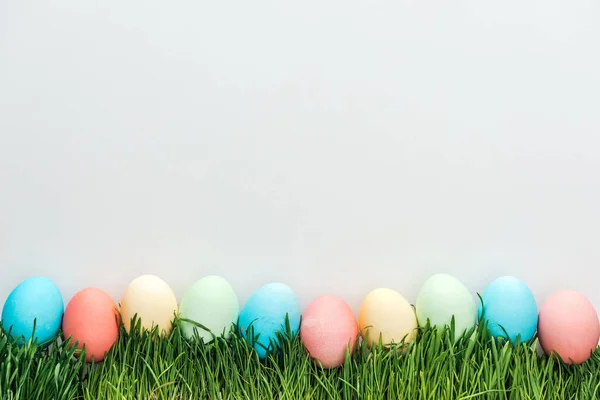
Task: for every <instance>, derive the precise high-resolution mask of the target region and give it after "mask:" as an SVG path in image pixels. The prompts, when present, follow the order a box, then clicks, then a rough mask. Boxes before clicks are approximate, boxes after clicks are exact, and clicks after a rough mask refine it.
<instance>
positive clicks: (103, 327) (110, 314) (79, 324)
mask: <svg viewBox="0 0 600 400" xmlns="http://www.w3.org/2000/svg"><path fill="white" fill-rule="evenodd" d="M119 325H120V320H119V314H118V312H117V304H116V303H115V302H114V301H113V299H112V298H111V297H110V296H109V295H108V293H106V292H104V291H103V290H100V289H98V288H93V287H90V288H86V289H83V290H81V291H79V292H77V293H76V294H75V296H73V297H72V298H71V300H70V301H69V303H68V304H67V308H66V309H65V315H64V317H63V323H62V330H63V335H64V337H65V339H68V338H71V345H74V344H75V343H77V349H79V350H81V349H83V347H84V345H85V360H86V361H87V362H92V361H94V362H100V361H102V360H103V359H104V356H105V354H106V353H107V352H108V351H109V350H110V349H111V347H112V346H113V345H114V344H115V342H116V341H117V339H118V337H119Z"/></svg>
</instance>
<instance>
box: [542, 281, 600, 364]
mask: <svg viewBox="0 0 600 400" xmlns="http://www.w3.org/2000/svg"><path fill="white" fill-rule="evenodd" d="M538 337H539V339H540V345H541V347H542V349H544V352H545V353H546V354H548V355H555V354H558V356H559V357H560V358H561V360H562V361H563V362H565V363H566V364H571V363H573V364H581V363H583V362H584V361H586V360H587V359H588V358H590V357H591V355H592V352H593V351H594V350H595V349H596V347H597V346H598V341H599V340H600V322H599V321H598V315H597V313H596V310H595V309H594V306H593V305H592V303H590V301H589V300H588V299H587V298H586V297H585V296H584V295H582V294H581V293H578V292H576V291H573V290H562V291H559V292H556V293H554V294H553V295H552V296H550V297H549V298H548V299H547V300H546V301H545V302H544V304H542V306H541V307H540V312H539V317H538Z"/></svg>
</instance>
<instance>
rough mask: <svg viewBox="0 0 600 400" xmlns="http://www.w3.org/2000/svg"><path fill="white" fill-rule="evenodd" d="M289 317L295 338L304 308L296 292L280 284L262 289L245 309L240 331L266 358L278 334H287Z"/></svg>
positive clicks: (272, 284) (255, 293)
mask: <svg viewBox="0 0 600 400" xmlns="http://www.w3.org/2000/svg"><path fill="white" fill-rule="evenodd" d="M286 316H287V320H288V322H289V327H290V331H291V332H290V333H291V334H292V335H294V334H296V333H297V332H298V329H299V328H300V305H299V304H298V299H297V298H296V294H295V293H294V292H293V291H292V289H291V288H290V287H289V286H287V285H285V284H283V283H279V282H275V283H269V284H266V285H264V286H262V287H260V288H259V289H258V290H256V291H255V292H254V293H253V294H252V295H251V296H250V298H249V299H248V301H247V302H246V304H244V306H243V307H242V310H241V311H240V315H239V318H238V329H239V330H240V334H241V336H242V337H243V338H245V339H246V340H249V341H250V343H252V344H253V346H254V349H255V350H256V352H257V353H258V356H259V358H261V359H264V358H266V357H267V354H268V352H270V351H272V350H274V348H273V346H272V345H273V344H276V343H277V333H279V334H281V335H286V334H287V331H286Z"/></svg>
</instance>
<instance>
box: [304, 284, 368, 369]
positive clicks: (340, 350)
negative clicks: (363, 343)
mask: <svg viewBox="0 0 600 400" xmlns="http://www.w3.org/2000/svg"><path fill="white" fill-rule="evenodd" d="M357 335H358V323H357V321H356V317H355V316H354V313H353V312H352V309H351V308H350V307H349V306H348V304H346V302H344V300H342V299H340V298H339V297H337V296H333V295H324V296H320V297H317V298H316V299H314V300H313V301H312V302H311V303H310V304H309V305H308V307H307V308H306V310H305V311H304V313H303V314H302V322H301V324H300V339H301V340H302V343H303V344H304V348H305V349H306V350H307V351H308V354H309V355H310V356H311V357H312V358H313V359H314V360H315V361H317V362H320V363H321V365H322V366H323V368H335V367H339V366H340V365H342V364H343V363H344V361H345V358H346V350H349V351H350V354H352V351H353V350H354V343H355V342H356V337H357Z"/></svg>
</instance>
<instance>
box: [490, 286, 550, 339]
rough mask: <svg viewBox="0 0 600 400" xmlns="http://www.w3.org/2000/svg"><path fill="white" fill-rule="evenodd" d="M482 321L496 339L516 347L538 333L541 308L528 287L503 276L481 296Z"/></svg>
mask: <svg viewBox="0 0 600 400" xmlns="http://www.w3.org/2000/svg"><path fill="white" fill-rule="evenodd" d="M481 300H482V303H483V304H479V308H478V315H479V318H482V319H483V320H485V321H486V322H487V324H488V330H489V331H490V333H491V334H492V336H494V337H504V338H507V339H510V341H511V342H513V343H515V341H516V340H517V337H518V338H519V341H520V342H526V341H529V340H530V339H531V338H533V335H534V334H535V331H536V330H537V322H538V307H537V304H536V302H535V297H534V295H533V293H532V292H531V290H529V288H528V287H527V285H526V284H525V283H524V282H522V281H521V280H519V279H517V278H515V277H513V276H503V277H500V278H498V279H496V280H494V281H493V282H491V283H490V284H489V285H488V286H487V287H486V288H485V290H484V291H483V294H482V295H481Z"/></svg>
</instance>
